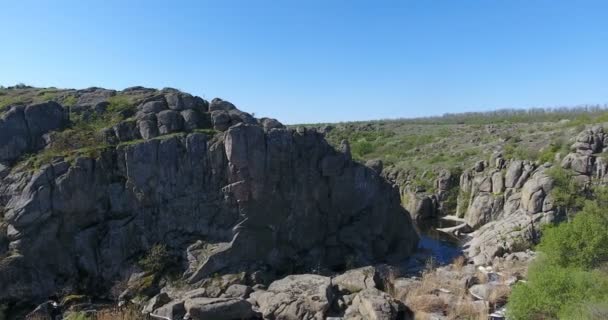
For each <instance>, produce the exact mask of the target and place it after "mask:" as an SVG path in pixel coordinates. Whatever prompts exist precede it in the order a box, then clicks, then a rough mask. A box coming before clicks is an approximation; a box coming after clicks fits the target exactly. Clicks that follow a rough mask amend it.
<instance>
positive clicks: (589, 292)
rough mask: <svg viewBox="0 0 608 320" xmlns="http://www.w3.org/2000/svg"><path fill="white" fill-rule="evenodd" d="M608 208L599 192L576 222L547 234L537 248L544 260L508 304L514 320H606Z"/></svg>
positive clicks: (604, 193)
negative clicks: (606, 208)
mask: <svg viewBox="0 0 608 320" xmlns="http://www.w3.org/2000/svg"><path fill="white" fill-rule="evenodd" d="M556 177H558V178H559V179H562V178H564V176H563V175H561V173H560V174H558V175H556ZM561 182H564V181H561ZM561 182H560V183H561ZM566 200H568V199H566ZM570 200H571V199H570ZM575 202H576V201H575ZM565 203H570V202H569V201H566V202H565ZM607 203H608V192H607V191H606V189H605V188H598V189H596V190H595V192H594V193H593V195H592V200H586V201H585V202H584V206H583V209H582V210H581V211H580V212H579V213H577V214H576V216H574V218H573V219H572V221H571V222H566V223H562V224H560V225H557V226H550V227H547V228H545V229H543V237H542V239H541V242H540V244H539V245H538V247H537V249H538V250H539V251H540V252H541V254H542V255H541V257H540V259H539V260H538V261H536V262H535V263H534V264H533V265H532V266H531V267H530V270H529V272H528V283H526V284H521V285H518V286H516V287H515V288H514V290H513V294H512V295H511V297H510V298H509V306H508V308H507V309H508V310H509V316H510V318H511V319H515V320H517V319H605V318H603V315H606V314H607V313H606V310H608V308H606V307H607V306H608V272H607V268H606V263H607V262H608V246H606V244H607V243H608V212H606V211H605V210H603V209H602V208H605V207H606V204H607Z"/></svg>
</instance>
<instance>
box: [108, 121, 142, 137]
mask: <svg viewBox="0 0 608 320" xmlns="http://www.w3.org/2000/svg"><path fill="white" fill-rule="evenodd" d="M114 134H115V135H116V138H118V141H131V140H135V139H139V138H140V131H139V129H138V127H137V123H136V122H135V121H123V122H120V123H119V124H117V125H115V126H114Z"/></svg>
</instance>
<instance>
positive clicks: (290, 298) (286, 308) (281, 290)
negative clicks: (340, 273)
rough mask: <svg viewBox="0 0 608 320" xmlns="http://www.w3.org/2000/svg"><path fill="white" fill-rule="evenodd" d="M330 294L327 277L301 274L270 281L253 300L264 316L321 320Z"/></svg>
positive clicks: (290, 319) (327, 305) (328, 302)
mask: <svg viewBox="0 0 608 320" xmlns="http://www.w3.org/2000/svg"><path fill="white" fill-rule="evenodd" d="M331 295H332V291H331V279H330V278H328V277H323V276H319V275H313V274H304V275H291V276H287V277H286V278H283V279H281V280H277V281H275V282H273V283H272V284H270V286H269V287H268V291H266V292H263V293H261V294H259V295H257V297H256V300H257V303H258V305H259V309H260V312H262V314H263V315H264V318H268V319H285V320H296V319H315V320H325V313H326V311H327V310H328V309H329V307H330V303H331V299H332V296H331Z"/></svg>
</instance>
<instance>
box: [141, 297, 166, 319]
mask: <svg viewBox="0 0 608 320" xmlns="http://www.w3.org/2000/svg"><path fill="white" fill-rule="evenodd" d="M169 302H171V298H169V295H167V293H165V292H161V293H159V294H157V295H155V296H154V297H152V299H150V300H149V301H148V303H146V306H145V307H144V308H143V310H142V313H144V314H146V313H150V312H153V311H154V310H156V309H158V308H160V307H162V306H164V305H166V304H167V303H169Z"/></svg>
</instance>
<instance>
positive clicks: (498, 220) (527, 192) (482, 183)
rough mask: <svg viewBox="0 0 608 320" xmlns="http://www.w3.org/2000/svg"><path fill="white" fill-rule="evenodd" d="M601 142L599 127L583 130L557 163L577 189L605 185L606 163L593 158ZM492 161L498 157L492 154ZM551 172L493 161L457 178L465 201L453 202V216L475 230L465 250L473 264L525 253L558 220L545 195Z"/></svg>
mask: <svg viewBox="0 0 608 320" xmlns="http://www.w3.org/2000/svg"><path fill="white" fill-rule="evenodd" d="M607 140H608V135H606V134H604V130H603V128H602V127H599V126H595V127H591V128H588V129H585V130H584V131H582V132H581V133H580V134H579V135H578V136H577V137H576V141H575V142H574V144H573V145H572V150H573V152H572V153H569V154H568V155H566V156H565V157H564V158H563V160H562V161H561V167H562V168H565V169H569V170H571V171H572V172H573V173H574V179H575V181H577V182H579V183H580V185H581V188H585V187H586V185H587V184H589V183H591V181H592V179H595V181H598V182H600V183H601V182H603V181H605V179H606V175H605V172H606V171H607V170H606V169H607V168H606V162H605V161H604V160H603V158H602V157H600V156H598V155H597V153H598V152H603V151H604V150H605V148H606V146H608V144H607V142H608V141H607ZM494 158H495V159H501V158H502V157H501V156H500V154H496V155H494ZM551 167H552V164H550V163H546V164H539V163H534V162H530V161H521V160H510V161H507V160H497V161H495V166H493V167H490V168H488V167H486V166H485V165H483V164H481V165H480V164H479V163H478V164H477V165H476V167H475V168H473V169H471V170H467V171H465V172H464V173H463V175H462V176H461V182H460V188H461V190H462V191H463V192H462V193H461V194H465V195H467V198H466V199H462V198H461V199H459V200H460V201H459V204H460V206H459V211H460V213H464V218H465V220H466V222H467V223H468V224H469V226H471V227H473V228H475V229H477V230H476V231H475V232H474V233H472V234H470V235H469V239H470V240H469V241H468V243H467V244H466V245H465V252H466V253H467V254H468V255H469V256H470V257H471V258H472V259H473V261H474V262H475V263H476V264H487V263H490V262H491V261H492V259H493V258H494V257H496V256H502V255H503V254H505V253H507V252H515V251H521V250H524V249H526V248H528V247H529V246H530V245H531V244H532V243H534V242H536V241H537V240H538V238H539V236H540V230H541V228H540V227H541V226H542V225H544V224H547V223H552V222H557V221H560V220H561V219H564V213H563V212H562V211H561V210H559V208H557V207H556V206H555V204H554V200H553V198H552V196H551V190H552V188H553V179H552V178H551V177H550V176H549V175H548V173H547V172H548V169H549V168H551ZM463 203H464V204H467V203H468V204H469V205H468V206H463V205H462V204H463Z"/></svg>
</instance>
